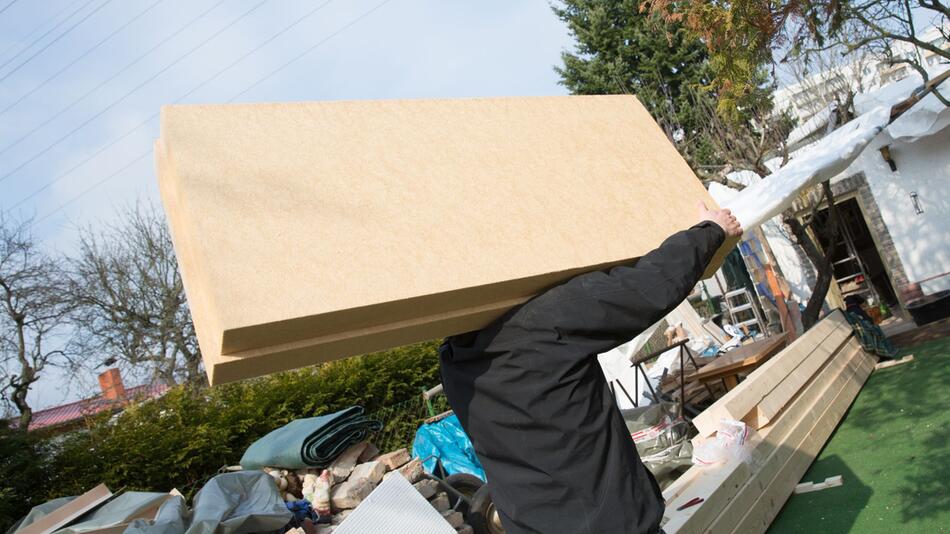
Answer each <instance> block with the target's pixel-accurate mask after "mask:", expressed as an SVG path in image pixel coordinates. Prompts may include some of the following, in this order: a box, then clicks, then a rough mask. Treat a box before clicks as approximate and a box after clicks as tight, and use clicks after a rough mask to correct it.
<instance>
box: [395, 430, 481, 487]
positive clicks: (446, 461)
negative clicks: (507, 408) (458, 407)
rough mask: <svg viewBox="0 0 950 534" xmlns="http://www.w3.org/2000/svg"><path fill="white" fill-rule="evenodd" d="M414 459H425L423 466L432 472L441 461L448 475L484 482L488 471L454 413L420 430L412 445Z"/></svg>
mask: <svg viewBox="0 0 950 534" xmlns="http://www.w3.org/2000/svg"><path fill="white" fill-rule="evenodd" d="M412 456H413V457H415V458H421V459H423V460H424V461H423V463H422V465H423V467H424V468H425V470H426V471H428V472H429V473H433V472H434V471H435V464H436V460H437V459H438V460H439V461H441V462H442V467H443V468H444V469H445V471H446V473H447V474H449V475H454V474H456V473H467V474H470V475H475V476H477V477H478V478H480V479H482V480H485V470H484V469H482V464H481V462H479V461H478V456H476V455H475V449H474V448H473V447H472V441H471V440H470V439H469V437H468V434H466V433H465V430H463V429H462V425H461V424H460V423H459V419H458V417H457V416H456V415H454V414H453V415H450V416H448V417H446V418H445V419H442V420H441V421H437V422H435V423H429V424H425V425H422V426H421V427H419V429H418V430H416V438H415V440H413V442H412ZM430 456H432V458H429V457H430Z"/></svg>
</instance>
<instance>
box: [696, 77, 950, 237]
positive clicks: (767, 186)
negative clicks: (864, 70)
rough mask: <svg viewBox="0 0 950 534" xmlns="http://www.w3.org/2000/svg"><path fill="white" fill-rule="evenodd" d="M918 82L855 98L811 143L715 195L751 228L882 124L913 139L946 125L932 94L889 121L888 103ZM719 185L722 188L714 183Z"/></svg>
mask: <svg viewBox="0 0 950 534" xmlns="http://www.w3.org/2000/svg"><path fill="white" fill-rule="evenodd" d="M919 86H920V80H919V79H916V80H915V79H911V78H908V79H905V80H902V81H900V82H896V83H893V84H890V85H887V86H885V87H882V88H881V89H879V90H877V91H874V92H871V93H868V94H864V95H858V96H856V97H855V109H856V111H857V112H858V113H860V115H859V116H858V117H857V118H856V119H854V120H852V121H851V122H849V123H847V124H845V125H843V126H841V127H840V128H838V129H837V130H835V131H833V132H831V133H830V134H828V135H827V136H825V137H823V138H821V139H819V140H818V141H816V142H815V143H812V144H811V145H808V146H806V147H804V148H802V149H800V150H798V151H796V152H795V153H794V154H792V157H791V160H790V161H789V162H788V164H786V165H785V166H784V167H782V168H780V169H777V170H776V171H775V172H773V173H772V174H771V175H769V176H768V177H767V178H766V179H764V180H759V181H756V182H754V183H752V184H751V185H749V186H748V187H746V188H745V189H743V190H742V191H741V192H739V193H738V194H735V195H730V196H728V197H727V196H726V195H722V196H719V195H717V194H716V193H714V189H717V188H710V193H711V194H713V198H716V200H717V202H719V203H720V205H722V206H723V207H726V208H729V209H730V210H732V213H733V214H734V215H735V216H736V218H737V219H738V220H739V222H740V223H741V224H742V226H743V228H745V229H747V230H748V229H751V228H755V227H757V226H759V225H761V224H762V223H764V222H765V221H767V220H769V219H771V218H772V217H775V216H776V215H778V214H779V213H781V212H782V211H783V210H785V209H786V208H788V207H789V206H791V204H792V202H793V201H794V200H795V198H796V197H797V196H798V194H799V192H801V191H803V190H804V189H805V188H807V187H810V186H812V185H814V184H816V183H819V182H823V181H825V180H829V179H831V178H833V177H834V176H835V175H837V174H838V173H840V172H842V171H844V170H845V169H847V168H848V166H849V165H851V162H853V161H854V159H855V158H857V157H858V155H859V154H861V152H862V151H863V150H864V148H865V147H866V146H867V145H868V143H870V142H871V141H872V140H873V139H874V138H875V137H877V135H878V134H879V133H880V132H881V131H882V130H884V129H886V130H887V133H888V135H890V137H891V138H892V139H894V140H899V141H904V142H913V141H915V140H917V139H920V138H921V137H926V136H929V135H933V134H934V133H936V132H938V131H940V130H942V129H943V128H946V127H947V126H948V125H950V108H947V107H946V106H944V105H943V103H941V102H940V100H939V99H937V97H935V96H934V95H932V94H931V95H927V96H926V97H924V98H923V99H922V100H921V101H920V102H918V103H916V104H915V105H914V106H913V107H912V108H910V109H909V110H907V111H906V112H905V113H904V114H903V115H901V116H900V117H898V118H897V119H896V120H895V121H894V122H893V123H892V124H890V125H888V121H889V120H890V113H891V107H893V106H894V105H895V104H897V103H899V102H901V101H903V100H905V99H906V98H907V97H909V96H910V95H911V94H912V93H913V92H914V91H915V90H917V89H918V88H919ZM718 189H721V188H718ZM720 193H721V191H720Z"/></svg>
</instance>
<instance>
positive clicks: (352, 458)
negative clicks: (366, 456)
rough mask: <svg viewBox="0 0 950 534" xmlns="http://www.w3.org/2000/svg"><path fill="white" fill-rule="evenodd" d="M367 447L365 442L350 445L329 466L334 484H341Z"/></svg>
mask: <svg viewBox="0 0 950 534" xmlns="http://www.w3.org/2000/svg"><path fill="white" fill-rule="evenodd" d="M367 445H368V443H367V442H365V441H363V442H361V443H357V444H356V445H352V446H351V447H350V448H348V449H346V450H345V451H343V454H341V455H340V456H338V457H337V459H336V460H334V461H333V463H332V464H330V468H329V469H330V474H331V475H333V481H334V482H341V481H343V480H346V478H347V477H348V476H350V473H351V472H352V471H353V468H354V467H356V461H357V459H358V458H359V457H360V455H361V454H363V451H364V450H365V449H366V446H367Z"/></svg>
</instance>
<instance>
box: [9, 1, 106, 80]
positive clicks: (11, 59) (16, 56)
mask: <svg viewBox="0 0 950 534" xmlns="http://www.w3.org/2000/svg"><path fill="white" fill-rule="evenodd" d="M94 1H95V0H89V1H88V2H86V3H85V4H83V5H81V6H79V9H77V10H76V11H73V12H72V13H70V14H69V15H67V16H66V18H64V19H63V20H61V21H59V22H58V23H56V25H55V26H53V27H52V28H50V29H49V30H47V31H46V33H44V34H43V35H41V36H39V37H37V38H36V39H34V40H33V42H32V43H30V45H29V46H27V47H26V48H24V49H23V50H20V51H19V52H17V54H16V55H15V56H13V57H11V58H10V59H8V60H6V61H4V62H3V65H0V69H2V68H3V67H6V66H7V65H9V64H10V62H12V61H13V60H14V59H16V58H18V57H20V54H22V53H23V52H26V51H27V50H29V49H30V48H32V47H33V45H35V44H36V43H38V42H40V41H42V40H43V38H44V37H46V36H47V35H49V34H51V33H53V31H54V30H56V28H59V27H60V26H62V25H63V24H65V23H66V21H67V20H69V19H71V18H72V17H73V15H75V14H76V13H79V12H80V11H82V10H83V9H85V8H86V6H88V5H89V4H91V3H93V2H94ZM111 1H112V0H106V3H108V2H111ZM103 5H105V4H103ZM100 8H102V6H99V7H98V8H96V11H98V10H99V9H100ZM94 12H95V11H93V13H94ZM83 20H85V19H83ZM80 22H82V21H80ZM73 28H75V25H74V26H73ZM71 29H72V28H70V29H69V30H66V33H69V31H70V30H71ZM63 35H65V33H64V34H62V35H60V36H59V37H56V38H54V39H53V42H56V41H57V40H59V38H60V37H62V36H63ZM47 48H49V43H48V44H47V45H46V46H45V47H43V49H42V50H40V52H42V51H43V50H46V49H47ZM37 53H39V52H37ZM34 57H36V54H33V55H32V56H30V59H32V58H34ZM30 59H27V61H29V60H30ZM25 63H26V62H24V63H21V64H20V65H19V66H17V67H16V68H17V69H18V68H20V67H22V66H23V65H24V64H25ZM14 70H15V69H14Z"/></svg>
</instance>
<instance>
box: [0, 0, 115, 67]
mask: <svg viewBox="0 0 950 534" xmlns="http://www.w3.org/2000/svg"><path fill="white" fill-rule="evenodd" d="M110 2H112V0H106V1H105V2H103V3H102V4H100V5H99V7H97V8H95V9H93V10H92V11H91V12H89V13H87V14H86V16H84V17H83V18H81V19H79V22H76V23H75V24H73V25H72V26H70V27H69V28H67V29H66V31H64V32H63V33H61V34H59V35H58V36H56V37H55V38H53V40H52V41H50V42H48V43H46V45H45V46H43V48H40V49H39V50H38V51H37V52H36V53H35V54H33V55H32V56H30V57H28V58H26V60H24V61H23V62H22V63H20V64H19V65H17V66H16V67H13V70H10V71H7V73H6V74H4V75H3V77H2V78H0V82H3V81H4V80H6V79H7V78H9V77H10V75H11V74H13V73H14V72H16V71H18V70H20V67H22V66H23V65H26V64H27V63H29V62H30V60H32V59H33V58H35V57H36V56H38V55H40V54H42V53H43V52H44V51H45V50H46V49H47V48H49V47H51V46H53V44H55V43H56V42H57V41H59V40H60V39H62V38H63V37H65V36H66V35H67V34H68V33H69V32H71V31H73V30H74V29H75V28H76V27H77V26H79V25H80V24H82V23H83V22H84V21H85V20H86V19H88V18H89V17H91V16H93V15H95V14H96V12H97V11H99V10H100V9H102V8H103V7H105V6H106V4H108V3H110ZM90 3H92V0H89V2H87V3H85V4H83V5H82V7H81V8H79V9H77V10H76V11H75V12H73V14H71V15H70V16H69V17H66V18H65V19H63V20H62V22H60V23H59V24H57V25H56V26H53V28H51V29H50V32H51V31H53V30H55V29H56V28H58V27H59V25H60V24H62V23H63V22H66V21H67V20H69V18H70V17H72V16H73V15H74V14H76V13H78V12H79V11H80V10H82V8H84V7H86V6H87V5H89V4H90ZM50 32H46V33H44V34H43V37H46V36H47V35H48V34H49V33H50ZM43 37H40V39H42V38H43ZM37 41H39V39H37ZM30 46H33V45H30ZM28 49H29V47H27V48H24V49H23V50H22V51H20V53H19V54H17V55H15V56H13V57H12V58H10V59H8V60H7V61H6V62H5V63H4V64H3V65H0V68H3V67H6V66H7V64H9V63H10V62H11V61H13V60H14V59H16V58H18V57H20V54H22V53H23V52H24V51H26V50H28Z"/></svg>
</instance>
